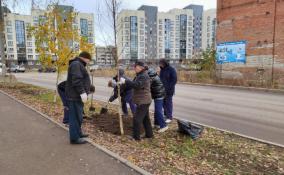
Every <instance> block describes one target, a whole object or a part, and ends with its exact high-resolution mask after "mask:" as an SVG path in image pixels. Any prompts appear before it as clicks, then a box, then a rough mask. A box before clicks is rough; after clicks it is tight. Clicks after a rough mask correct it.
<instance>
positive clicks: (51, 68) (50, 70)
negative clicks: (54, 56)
mask: <svg viewBox="0 0 284 175" xmlns="http://www.w3.org/2000/svg"><path fill="white" fill-rule="evenodd" d="M38 72H45V73H48V72H56V68H55V67H43V66H41V67H40V68H39V69H38Z"/></svg>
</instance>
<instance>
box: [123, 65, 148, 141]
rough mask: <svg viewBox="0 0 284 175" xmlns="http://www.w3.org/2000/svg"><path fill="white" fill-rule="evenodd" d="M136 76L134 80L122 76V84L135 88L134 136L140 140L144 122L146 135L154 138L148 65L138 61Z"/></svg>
mask: <svg viewBox="0 0 284 175" xmlns="http://www.w3.org/2000/svg"><path fill="white" fill-rule="evenodd" d="M134 70H135V72H136V77H135V78H134V80H133V81H131V80H127V79H125V78H123V77H122V78H120V81H119V83H120V84H126V85H127V86H130V87H132V88H133V102H134V103H135V104H136V106H137V107H136V112H135V115H134V117H133V138H134V139H135V140H136V141H139V140H140V139H141V138H140V127H141V125H142V123H143V126H144V130H145V137H146V138H152V137H153V130H152V126H151V121H150V115H149V107H150V104H151V102H152V98H151V89H150V77H149V75H148V72H147V66H146V65H145V64H144V63H143V62H141V61H137V62H136V63H135V68H134Z"/></svg>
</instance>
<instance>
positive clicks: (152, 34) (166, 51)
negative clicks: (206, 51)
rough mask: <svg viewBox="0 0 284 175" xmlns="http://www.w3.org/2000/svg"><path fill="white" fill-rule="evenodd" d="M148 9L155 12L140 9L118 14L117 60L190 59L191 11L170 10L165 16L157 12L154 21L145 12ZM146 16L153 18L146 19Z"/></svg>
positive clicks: (191, 44)
mask: <svg viewBox="0 0 284 175" xmlns="http://www.w3.org/2000/svg"><path fill="white" fill-rule="evenodd" d="M152 8H153V9H155V8H154V7H149V6H142V7H141V8H139V9H141V10H123V11H122V12H121V13H120V14H119V28H118V56H119V59H120V60H128V61H129V60H137V59H147V60H149V61H150V60H153V59H154V60H155V59H160V58H167V59H171V60H177V61H178V60H180V59H188V58H191V57H192V52H193V19H194V18H193V12H192V10H188V9H173V10H171V11H169V12H166V13H165V12H161V13H157V20H156V21H154V19H155V16H156V15H155V13H154V14H152V13H151V14H149V9H152ZM154 12H155V11H154ZM147 13H148V14H147ZM150 17H154V19H149V18H150ZM145 19H146V20H145ZM150 20H151V21H150ZM154 25H156V26H154ZM145 43H147V44H145Z"/></svg>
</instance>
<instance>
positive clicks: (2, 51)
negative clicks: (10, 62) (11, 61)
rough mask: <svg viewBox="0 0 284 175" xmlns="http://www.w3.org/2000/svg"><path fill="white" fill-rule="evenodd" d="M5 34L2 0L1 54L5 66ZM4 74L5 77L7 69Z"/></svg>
mask: <svg viewBox="0 0 284 175" xmlns="http://www.w3.org/2000/svg"><path fill="white" fill-rule="evenodd" d="M4 45H5V35H4V10H3V6H2V0H0V55H1V61H2V64H3V66H4V65H5V64H6V61H5V49H4ZM2 75H3V77H5V75H6V71H5V70H2Z"/></svg>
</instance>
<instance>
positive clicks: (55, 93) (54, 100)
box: [53, 70, 59, 103]
mask: <svg viewBox="0 0 284 175" xmlns="http://www.w3.org/2000/svg"><path fill="white" fill-rule="evenodd" d="M58 81H59V72H58V70H57V77H56V85H55V87H56V88H55V91H54V97H53V102H54V103H56V101H57V94H58V92H57V86H58Z"/></svg>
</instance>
